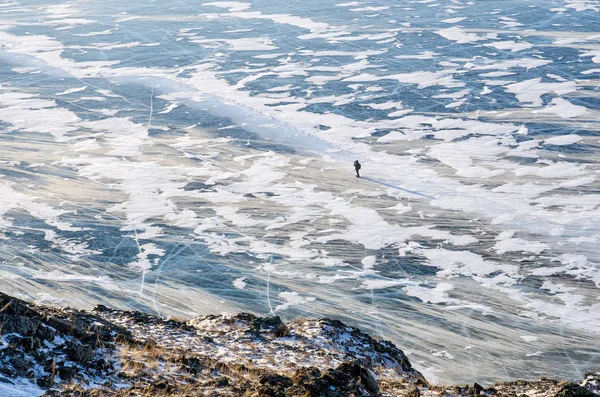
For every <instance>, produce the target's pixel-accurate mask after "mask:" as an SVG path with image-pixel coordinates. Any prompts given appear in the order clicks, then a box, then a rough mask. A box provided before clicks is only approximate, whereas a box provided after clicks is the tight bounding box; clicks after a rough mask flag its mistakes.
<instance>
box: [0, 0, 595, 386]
mask: <svg viewBox="0 0 600 397" xmlns="http://www.w3.org/2000/svg"><path fill="white" fill-rule="evenodd" d="M598 26H600V2H599V1H598V0H552V1H541V0H528V1H522V0H520V1H516V0H505V1H502V2H483V1H479V2H475V1H462V0H439V1H437V0H423V1H397V2H389V1H388V2H384V1H382V0H373V1H351V2H347V1H346V0H338V1H337V2H336V1H335V0H325V1H323V0H320V1H314V0H308V1H301V2H300V1H286V2H283V1H264V0H259V1H252V2H229V1H228V2H203V1H201V0H196V1H192V0H183V1H178V0H174V1H168V2H155V1H141V0H131V1H117V0H113V1H110V0H109V1H103V2H88V1H82V0H75V1H70V2H58V1H45V0H39V1H29V0H27V1H12V0H11V1H6V0H0V290H1V291H3V292H5V293H9V294H13V295H15V296H18V297H20V298H23V299H27V300H31V301H35V302H37V303H43V304H50V305H70V306H77V307H82V308H89V307H92V306H93V305H95V304H99V303H102V304H105V305H109V306H113V307H119V308H127V309H138V310H143V311H147V312H150V313H155V314H158V315H161V316H177V317H180V318H189V317H193V316H197V315H200V314H207V313H220V312H238V311H252V312H254V313H256V314H260V315H272V314H275V315H279V316H281V317H282V318H284V319H286V320H290V319H293V318H296V317H298V316H310V317H315V316H330V317H334V318H337V319H340V320H342V321H344V322H346V323H348V324H352V325H355V326H359V327H361V328H362V329H363V330H365V331H368V332H370V333H371V334H373V335H374V336H376V337H378V338H385V339H390V340H392V341H393V342H394V343H396V344H397V345H398V346H399V347H400V348H402V349H403V350H404V351H405V352H406V353H407V354H408V356H409V358H410V359H411V361H412V363H413V365H414V366H415V367H416V368H417V369H419V370H420V371H422V372H423V373H424V374H425V376H426V377H427V378H428V379H430V380H432V381H437V382H442V383H450V382H453V383H457V382H460V383H472V382H474V381H477V382H479V383H482V384H489V383H491V382H494V381H499V380H511V379H517V378H527V379H534V378H538V377H540V376H548V377H554V378H566V379H578V378H582V376H583V372H585V371H587V370H596V371H597V370H599V369H600V343H598V341H599V340H600V293H599V288H600V253H599V249H598V248H599V245H600V150H599V149H600V123H599V120H600V88H599V87H600V31H594V29H598ZM356 159H358V160H360V161H361V163H362V165H363V168H362V171H361V173H362V178H360V179H359V178H356V177H355V175H354V169H353V167H352V163H353V161H354V160H356Z"/></svg>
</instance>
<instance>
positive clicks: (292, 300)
mask: <svg viewBox="0 0 600 397" xmlns="http://www.w3.org/2000/svg"><path fill="white" fill-rule="evenodd" d="M279 297H280V298H281V299H283V300H285V303H282V304H281V305H277V307H275V310H274V311H281V310H285V309H288V308H290V307H292V306H298V305H303V304H306V303H310V302H314V301H315V300H316V299H317V298H315V297H312V296H306V297H303V296H300V295H298V293H297V292H294V291H292V292H281V293H279Z"/></svg>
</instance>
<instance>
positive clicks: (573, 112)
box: [532, 98, 588, 119]
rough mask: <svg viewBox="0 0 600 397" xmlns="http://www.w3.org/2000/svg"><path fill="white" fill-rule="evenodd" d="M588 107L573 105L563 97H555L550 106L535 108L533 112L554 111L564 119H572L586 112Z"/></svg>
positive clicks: (553, 112)
mask: <svg viewBox="0 0 600 397" xmlns="http://www.w3.org/2000/svg"><path fill="white" fill-rule="evenodd" d="M587 111H588V109H587V108H586V107H585V106H579V105H573V104H572V103H571V102H569V101H567V100H566V99H563V98H554V99H552V102H551V103H550V106H548V107H546V108H544V109H538V110H533V111H532V113H538V114H539V113H542V114H543V113H552V114H555V115H557V116H558V117H560V118H563V119H570V118H573V117H579V116H583V115H584V114H586V113H587Z"/></svg>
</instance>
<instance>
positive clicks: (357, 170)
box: [354, 160, 360, 178]
mask: <svg viewBox="0 0 600 397" xmlns="http://www.w3.org/2000/svg"><path fill="white" fill-rule="evenodd" d="M354 169H355V170H356V177H357V178H360V173H359V171H360V163H359V162H358V160H355V161H354Z"/></svg>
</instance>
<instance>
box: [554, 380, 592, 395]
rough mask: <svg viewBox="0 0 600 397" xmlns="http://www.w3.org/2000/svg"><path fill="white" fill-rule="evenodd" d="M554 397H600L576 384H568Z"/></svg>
mask: <svg viewBox="0 0 600 397" xmlns="http://www.w3.org/2000/svg"><path fill="white" fill-rule="evenodd" d="M554 397H598V395H597V394H594V393H592V392H591V391H589V390H588V389H586V388H585V387H583V386H579V385H578V384H576V383H567V384H565V385H564V386H563V387H562V388H561V389H560V390H559V391H558V393H556V394H555V395H554Z"/></svg>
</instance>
